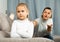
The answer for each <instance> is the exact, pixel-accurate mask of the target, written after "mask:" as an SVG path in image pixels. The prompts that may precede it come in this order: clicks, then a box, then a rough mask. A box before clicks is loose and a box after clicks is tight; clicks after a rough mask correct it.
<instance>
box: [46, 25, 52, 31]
mask: <svg viewBox="0 0 60 42" xmlns="http://www.w3.org/2000/svg"><path fill="white" fill-rule="evenodd" d="M51 30H52V24H51V25H47V31H48V32H51Z"/></svg>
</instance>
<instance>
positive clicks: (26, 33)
mask: <svg viewBox="0 0 60 42" xmlns="http://www.w3.org/2000/svg"><path fill="white" fill-rule="evenodd" d="M33 32H34V25H33V24H30V25H29V26H28V29H27V30H20V31H17V33H18V34H19V35H21V36H22V37H25V38H32V36H33Z"/></svg>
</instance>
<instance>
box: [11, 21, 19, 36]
mask: <svg viewBox="0 0 60 42" xmlns="http://www.w3.org/2000/svg"><path fill="white" fill-rule="evenodd" d="M10 36H11V37H19V35H18V34H17V33H16V22H15V21H14V22H13V24H12V28H11V33H10Z"/></svg>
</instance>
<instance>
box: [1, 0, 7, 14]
mask: <svg viewBox="0 0 60 42" xmlns="http://www.w3.org/2000/svg"><path fill="white" fill-rule="evenodd" d="M6 10H7V0H0V12H2V13H4V14H5V13H6Z"/></svg>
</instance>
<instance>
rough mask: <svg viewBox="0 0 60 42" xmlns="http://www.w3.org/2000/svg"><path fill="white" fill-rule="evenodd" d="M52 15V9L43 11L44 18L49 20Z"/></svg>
mask: <svg viewBox="0 0 60 42" xmlns="http://www.w3.org/2000/svg"><path fill="white" fill-rule="evenodd" d="M51 16H52V11H51V10H49V9H45V10H44V12H43V19H44V20H47V19H49V18H50V17H51Z"/></svg>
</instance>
